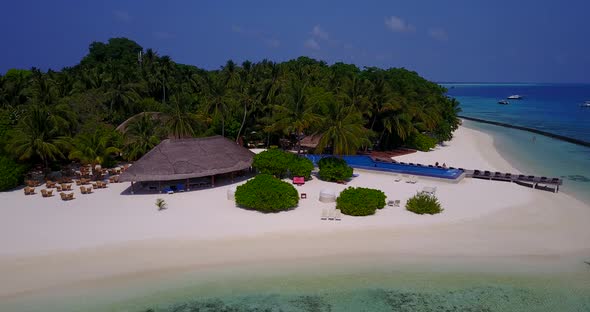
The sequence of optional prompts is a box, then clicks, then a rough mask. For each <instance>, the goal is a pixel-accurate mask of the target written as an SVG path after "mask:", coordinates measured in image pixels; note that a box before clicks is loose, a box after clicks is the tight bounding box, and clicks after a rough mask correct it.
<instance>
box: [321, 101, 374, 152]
mask: <svg viewBox="0 0 590 312" xmlns="http://www.w3.org/2000/svg"><path fill="white" fill-rule="evenodd" d="M363 123H364V120H363V117H362V115H361V113H360V112H358V111H356V109H355V108H354V107H352V106H345V105H343V104H341V103H339V102H333V103H331V104H330V105H328V114H327V116H326V118H324V120H323V122H322V125H323V126H322V128H321V130H320V132H319V133H318V134H320V135H321V139H320V141H319V143H318V146H317V147H316V152H317V153H322V152H324V150H325V149H326V148H327V147H328V146H331V147H332V153H333V154H334V155H350V154H356V152H357V151H358V149H359V148H360V147H362V146H363V145H366V144H370V143H371V141H370V140H369V131H368V130H367V129H365V127H364V126H363Z"/></svg>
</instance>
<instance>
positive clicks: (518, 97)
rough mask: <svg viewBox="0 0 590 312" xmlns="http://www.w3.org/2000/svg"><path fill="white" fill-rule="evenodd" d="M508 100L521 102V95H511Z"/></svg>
mask: <svg viewBox="0 0 590 312" xmlns="http://www.w3.org/2000/svg"><path fill="white" fill-rule="evenodd" d="M508 99H509V100H522V95H518V94H513V95H511V96H509V97H508Z"/></svg>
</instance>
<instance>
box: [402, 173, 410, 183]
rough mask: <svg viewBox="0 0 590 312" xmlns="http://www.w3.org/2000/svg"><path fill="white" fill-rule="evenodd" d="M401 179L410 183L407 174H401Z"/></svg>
mask: <svg viewBox="0 0 590 312" xmlns="http://www.w3.org/2000/svg"><path fill="white" fill-rule="evenodd" d="M402 180H404V181H406V183H410V176H409V175H407V174H402Z"/></svg>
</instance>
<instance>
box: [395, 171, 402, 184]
mask: <svg viewBox="0 0 590 312" xmlns="http://www.w3.org/2000/svg"><path fill="white" fill-rule="evenodd" d="M401 180H402V177H401V176H400V175H399V174H398V173H395V174H394V175H393V181H395V182H399V181H401Z"/></svg>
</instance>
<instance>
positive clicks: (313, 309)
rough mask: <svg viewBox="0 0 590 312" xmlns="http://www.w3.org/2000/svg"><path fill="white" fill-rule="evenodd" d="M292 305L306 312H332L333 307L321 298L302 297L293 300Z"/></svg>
mask: <svg viewBox="0 0 590 312" xmlns="http://www.w3.org/2000/svg"><path fill="white" fill-rule="evenodd" d="M291 304H293V306H295V307H298V308H300V309H301V311H305V312H330V311H332V306H331V305H330V304H329V303H327V302H326V301H325V300H324V299H323V298H322V297H320V296H300V297H297V298H296V299H294V300H291Z"/></svg>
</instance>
